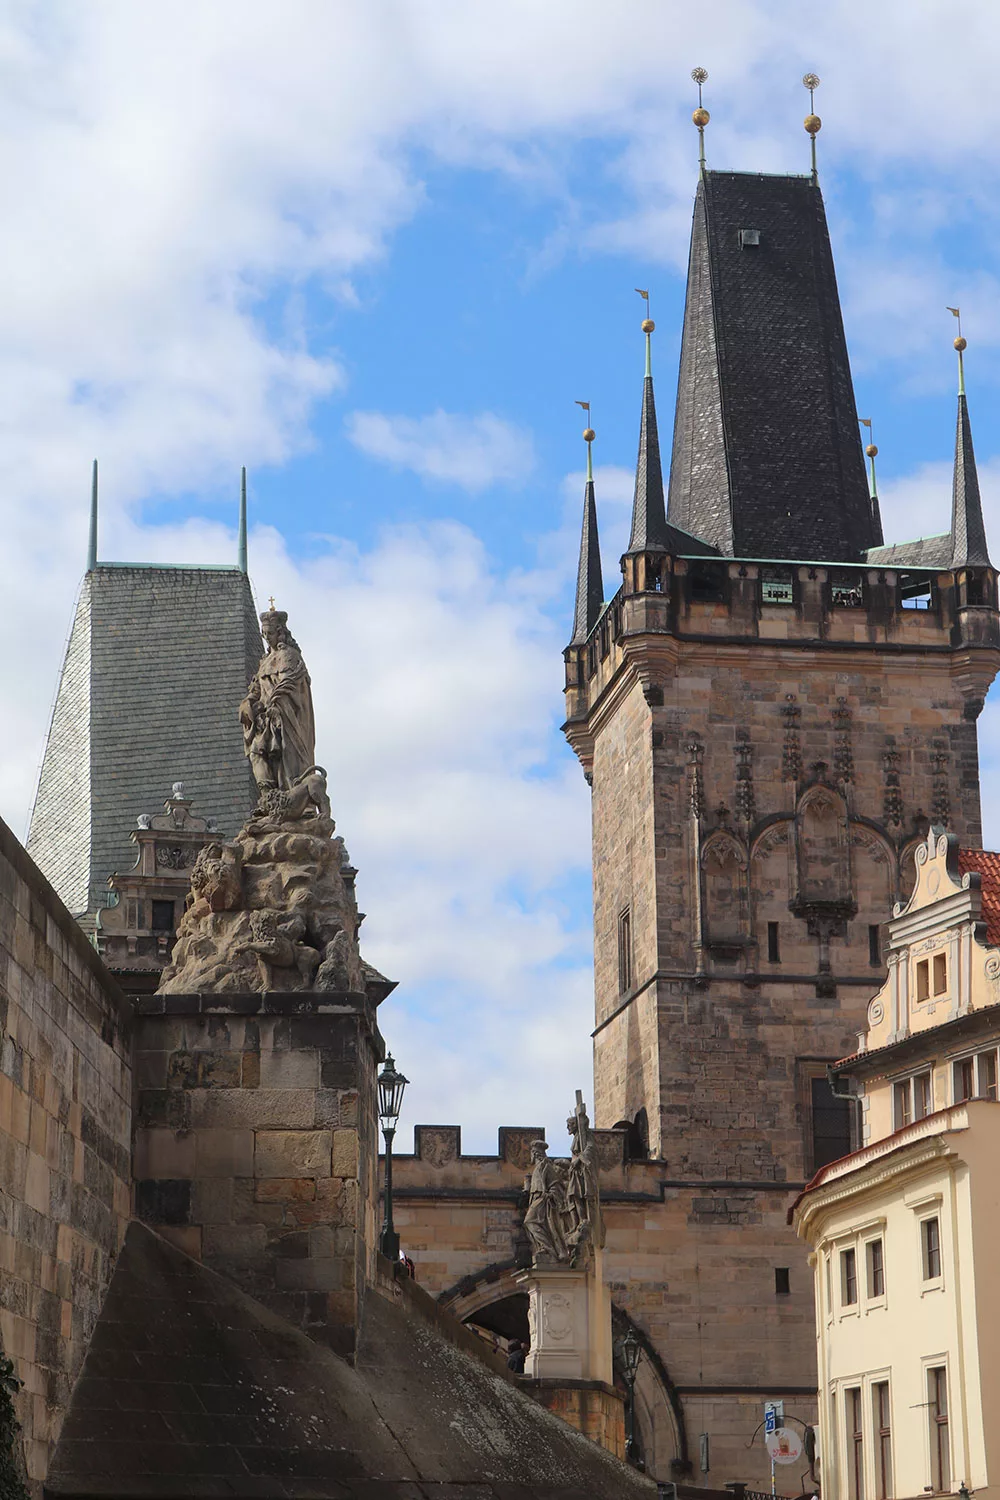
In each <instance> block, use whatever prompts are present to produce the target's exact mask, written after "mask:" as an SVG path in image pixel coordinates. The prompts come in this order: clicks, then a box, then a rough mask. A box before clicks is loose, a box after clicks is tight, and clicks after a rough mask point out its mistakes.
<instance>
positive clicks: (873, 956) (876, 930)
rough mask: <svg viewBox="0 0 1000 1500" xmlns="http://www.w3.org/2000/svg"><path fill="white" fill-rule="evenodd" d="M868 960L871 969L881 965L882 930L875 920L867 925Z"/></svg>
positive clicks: (878, 967)
mask: <svg viewBox="0 0 1000 1500" xmlns="http://www.w3.org/2000/svg"><path fill="white" fill-rule="evenodd" d="M868 962H869V963H870V964H871V966H872V968H873V969H880V968H881V967H882V930H881V928H880V927H879V925H878V923H877V922H871V923H869V925H868Z"/></svg>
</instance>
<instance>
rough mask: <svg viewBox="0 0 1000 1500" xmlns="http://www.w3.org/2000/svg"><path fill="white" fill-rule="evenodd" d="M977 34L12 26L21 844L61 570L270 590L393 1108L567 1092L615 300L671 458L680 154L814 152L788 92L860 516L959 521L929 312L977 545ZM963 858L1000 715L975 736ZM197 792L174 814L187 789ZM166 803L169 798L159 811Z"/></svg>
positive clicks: (7, 94)
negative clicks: (576, 681) (583, 681)
mask: <svg viewBox="0 0 1000 1500" xmlns="http://www.w3.org/2000/svg"><path fill="white" fill-rule="evenodd" d="M998 62H1000V19H998V18H997V17H996V16H995V15H994V14H993V11H992V8H990V7H985V6H983V5H981V4H976V3H972V0H959V3H950V4H945V3H944V0H922V3H921V4H919V5H913V4H912V0H906V3H904V0H884V3H882V4H881V5H879V6H878V7H877V8H876V9H874V11H873V10H872V9H871V8H869V7H867V6H862V5H861V4H860V3H856V0H832V3H831V4H830V5H828V6H826V7H824V8H823V12H822V14H820V15H815V16H814V15H813V14H811V13H808V12H806V11H805V10H804V9H803V8H802V7H801V6H800V5H795V4H792V3H791V0H709V3H707V4H704V5H702V6H701V7H698V8H696V9H694V8H692V7H689V6H686V5H680V4H676V3H674V0H629V3H627V4H623V5H618V6H609V5H607V4H603V5H602V4H599V3H598V0H576V3H573V4H570V3H568V0H548V3H546V4H543V5H539V4H538V3H537V0H511V3H509V4H508V5H507V6H505V7H504V9H503V11H502V12H498V11H497V10H496V8H495V7H491V6H486V5H485V4H477V3H468V0H462V3H459V0H371V3H366V4H365V5H361V4H343V3H335V0H334V3H331V0H286V3H285V4H284V5H283V6H282V7H280V10H279V8H277V7H274V6H272V5H270V4H267V3H264V0H244V3H242V4H239V5H237V4H235V3H229V0H218V3H216V4H214V5H213V6H212V7H199V6H196V5H195V4H193V3H191V4H181V5H179V6H177V7H174V8H173V9H172V11H171V12H170V14H169V16H166V17H164V16H163V15H157V16H155V17H154V15H153V13H152V11H150V10H148V9H146V8H145V7H140V6H135V5H134V4H131V3H126V0H105V3H101V4H98V5H96V6H94V7H86V8H84V7H78V6H75V5H72V4H70V3H68V0H66V3H62V4H60V3H58V0H57V3H51V0H50V3H47V4H45V5H44V6H42V5H30V4H29V5H24V4H20V3H13V0H11V3H8V4H2V3H0V70H2V72H3V79H2V84H3V86H2V87H0V156H2V160H0V167H2V170H3V174H4V181H5V183H6V186H7V196H8V203H9V204H11V205H14V206H15V207H16V211H15V212H13V213H11V214H9V215H8V221H7V224H6V226H5V231H4V235H3V236H2V237H0V284H2V285H3V286H4V288H5V295H4V296H3V297H2V298H0V425H2V428H3V439H4V440H3V443H0V507H2V510H3V517H4V525H5V536H6V569H5V587H6V592H7V600H8V610H9V611H10V612H11V614H12V615H13V616H15V617H16V618H18V620H19V621H20V625H21V631H20V634H21V637H22V639H23V642H24V645H23V648H22V650H21V652H20V653H19V655H18V658H17V662H16V666H15V668H14V671H13V678H12V688H11V702H10V709H9V713H10V720H9V723H10V729H9V733H8V735H7V736H6V743H5V745H4V746H3V747H2V748H0V757H2V766H0V769H2V772H3V775H2V777H0V786H2V787H3V794H2V800H0V809H2V811H3V814H4V816H5V817H6V818H7V819H8V821H9V822H10V823H11V824H12V826H13V827H14V828H15V830H17V831H19V832H20V831H23V829H24V826H25V819H26V813H27V809H28V807H29V805H30V800H31V795H32V787H33V780H34V775H35V772H36V768H37V763H38V758H39V756H40V753H41V748H42V744H43V741H44V734H45V727H46V722H47V716H48V712H49V708H50V704H51V698H52V694H53V692H54V690H55V685H56V680H57V676H58V667H59V660H60V655H61V651H62V648H63V643H64V639H65V634H66V631H67V629H68V626H69V623H70V619H71V616H72V607H73V597H74V593H75V589H76V588H77V586H78V583H79V578H80V574H81V572H82V567H83V560H84V555H85V545H86V540H85V538H86V524H87V517H86V512H87V499H88V485H89V464H90V459H91V458H92V456H93V455H94V453H97V454H98V455H99V456H100V459H101V473H102V484H101V489H102V521H101V526H102V531H101V550H102V555H103V556H105V557H107V558H117V559H119V560H120V559H124V558H137V559H141V558H148V559H157V560H162V561H180V560H191V561H194V560H205V561H218V560H229V559H231V558H232V557H234V555H235V518H236V517H235V512H236V497H237V492H238V475H239V466H240V464H241V463H246V464H247V465H248V467H249V470H250V500H251V527H252V533H251V573H252V576H253V579H254V582H255V586H256V588H257V591H258V597H259V598H260V600H261V602H262V603H263V602H264V601H265V600H266V598H267V596H268V595H269V594H271V593H274V594H275V595H276V597H277V598H278V600H279V602H280V603H281V604H282V605H284V606H285V607H287V608H288V609H289V612H290V614H291V616H292V620H293V625H294V628H295V630H296V635H297V636H298V638H299V639H300V640H301V642H302V644H303V647H304V649H305V650H306V654H307V659H308V661H309V663H310V667H311V670H312V674H313V679H314V687H315V694H316V698H317V713H318V720H319V729H320V747H319V749H320V758H321V759H322V760H323V761H324V763H325V764H327V765H328V766H329V767H330V769H331V781H332V788H331V789H332V793H333V799H334V806H335V810H336V812H337V816H338V819H339V825H340V830H341V831H342V832H343V833H344V835H345V837H346V839H347V841H348V844H349V846H350V848H351V852H352V856H353V857H354V859H355V862H356V863H357V864H358V865H359V867H360V871H361V873H360V877H359V890H360V894H361V898H362V905H363V907H364V908H365V909H366V910H367V911H368V912H369V917H368V921H367V923H366V926H365V934H364V936H365V939H366V943H367V952H368V954H369V956H370V957H371V958H372V959H373V961H375V962H376V963H378V964H379V965H380V966H381V967H383V968H385V969H386V971H387V972H389V973H391V974H392V975H393V977H396V978H398V979H399V980H400V988H399V990H398V992H397V994H396V995H394V996H393V997H392V998H391V999H390V1000H389V1001H388V1002H387V1003H386V1005H385V1007H384V1010H383V1013H382V1016H383V1026H384V1029H385V1031H386V1033H387V1035H388V1036H389V1038H390V1040H391V1042H392V1044H393V1046H394V1049H395V1050H396V1052H397V1056H398V1057H399V1059H400V1062H401V1065H402V1066H403V1067H404V1070H406V1071H407V1072H408V1073H409V1074H410V1076H411V1077H412V1079H413V1087H412V1089H411V1093H410V1097H409V1100H408V1108H407V1113H408V1115H409V1118H410V1120H411V1121H412V1120H414V1119H421V1120H427V1121H431V1120H434V1121H461V1122H462V1124H463V1127H464V1129H465V1142H466V1147H467V1148H469V1147H472V1146H475V1147H478V1148H480V1149H482V1148H486V1149H488V1148H490V1147H491V1146H492V1145H493V1143H495V1138H496V1137H495V1129H496V1126H497V1125H498V1124H517V1123H526V1124H545V1123H549V1124H550V1125H551V1126H552V1128H553V1129H554V1130H555V1136H554V1139H555V1140H556V1141H558V1140H559V1139H560V1138H561V1136H560V1128H558V1127H557V1125H556V1122H559V1121H561V1120H562V1119H564V1118H565V1113H566V1108H567V1104H568V1101H569V1100H571V1099H572V1090H573V1088H574V1087H577V1086H580V1085H583V1086H584V1087H585V1089H586V1090H587V1091H588V1092H589V1087H590V1060H589V1029H590V1024H591V1019H590V1017H591V1005H592V1000H591V992H590V972H589V963H590V954H589V944H590V932H589V851H588V844H589V809H588V797H587V792H586V788H585V786H584V783H583V780H582V776H581V775H580V774H579V771H578V769H577V767H576V763H575V761H574V760H573V758H572V757H571V756H570V754H569V752H568V751H567V750H566V748H565V746H564V744H563V742H562V739H561V736H560V734H559V732H558V725H559V722H560V719H561V707H562V703H561V691H560V690H561V677H562V662H561V654H560V653H561V648H562V646H563V644H564V643H565V639H566V636H567V633H568V622H569V617H570V609H571V602H572V601H571V590H572V582H573V575H574V569H575V563H576V556H575V553H576V545H577V537H578V526H579V505H580V493H581V486H582V474H581V469H582V461H583V450H582V443H581V441H580V430H581V427H582V426H583V421H582V417H581V413H580V411H579V409H578V408H577V407H576V406H575V405H574V401H575V400H576V399H578V398H586V399H590V400H591V402H592V403H593V422H594V426H595V427H596V429H597V433H598V440H597V444H596V446H595V461H596V463H597V464H598V476H597V477H598V501H599V506H600V516H601V527H602V542H603V550H604V554H605V566H606V575H605V576H606V583H607V585H608V591H609V592H610V591H611V590H612V589H613V587H614V586H615V574H616V559H617V555H618V553H619V552H620V550H621V547H622V546H623V545H624V541H625V538H626V535H627V525H628V500H629V486H630V474H631V469H632V466H633V464H634V458H635V447H636V438H637V429H638V415H639V397H640V384H641V375H642V360H643V350H642V340H641V335H640V333H639V322H640V319H641V316H642V306H641V303H640V301H639V298H638V297H637V296H636V294H635V291H634V290H633V289H634V288H635V287H636V286H643V287H649V288H650V290H651V293H652V299H653V313H654V316H655V319H656V323H657V333H656V336H655V352H654V359H655V372H656V376H657V393H658V402H659V414H660V424H661V434H662V435H663V436H664V438H665V439H666V438H667V437H668V434H669V430H670V424H671V418H672V410H673V400H674V390H675V381H676V366H677V354H678V335H679V327H680V319H681V313H682V303H683V284H684V268H685V263H686V256H687V239H688V232H689V227H690V215H691V205H692V200H693V194H694V188H695V182H696V168H697V135H696V132H695V130H694V129H693V127H692V125H691V123H690V112H691V109H692V108H693V107H694V104H695V103H696V96H695V90H694V86H693V85H692V83H691V81H690V77H689V74H690V69H691V68H692V67H693V66H694V65H695V64H700V65H704V66H705V67H707V68H708V70H709V74H710V78H709V82H708V84H707V86H706V89H705V103H706V104H707V106H708V108H709V109H710V111H711V113H712V122H711V124H710V126H709V129H708V133H707V149H708V158H709V163H710V165H713V166H717V167H734V168H739V169H746V170H755V169H756V170H765V171H806V170H807V169H808V160H809V148H808V140H807V138H806V136H805V134H804V132H803V130H802V124H801V122H802V116H803V115H804V113H805V112H806V109H807V105H808V97H807V95H806V93H805V91H804V90H803V88H802V85H801V82H800V79H801V75H802V73H803V72H804V71H805V70H806V69H807V68H809V69H815V70H816V71H817V72H818V73H819V74H820V75H821V77H822V80H823V82H822V84H821V86H820V89H819V91H818V93H817V97H816V108H817V111H818V112H819V113H820V115H821V116H822V117H823V121H824V126H823V130H822V133H821V135H820V138H819V156H820V174H821V182H822V185H823V189H824V193H825V197H826V202H827V210H828V215H829V219H830V225H831V231H832V235H833V241H834V253H835V257H836V261H837V267H838V273H839V278H840V285H841V292H842V299H843V304H844V312H845V320H846V324H847V333H848V339H849V342H850V346H851V351H852V358H853V363H854V373H855V380H856V386H857V391H858V406H859V410H860V412H861V413H862V414H863V415H866V416H871V417H872V418H873V419H874V422H875V432H876V437H877V441H878V444H879V449H880V456H879V475H880V488H881V492H882V499H883V515H884V517H885V519H886V531H887V535H889V536H894V537H901V536H911V535H916V534H921V533H926V532H932V531H935V530H939V529H943V528H944V527H945V526H946V525H947V521H948V512H949V503H950V495H949V490H950V466H951V454H952V446H953V440H954V389H955V369H954V354H953V352H952V349H951V339H952V337H953V335H954V332H955V329H954V325H953V322H952V319H951V317H950V316H949V315H948V313H947V312H946V311H945V307H946V305H947V304H960V305H961V306H962V308H963V317H964V325H965V332H966V334H967V336H968V338H969V344H970V348H969V355H968V358H967V377H968V384H969V398H970V408H971V411H972V417H973V425H974V433H975V439H976V446H977V452H978V456H979V462H980V472H981V477H982V480H983V490H984V496H985V499H986V504H987V512H988V516H987V519H988V524H989V525H990V527H991V531H992V534H993V539H994V547H995V548H996V549H997V550H998V551H1000V524H998V521H997V514H996V498H997V495H998V493H1000V490H998V481H1000V430H998V421H997V416H996V410H997V388H998V383H1000V296H998V282H997V277H996V242H997V229H998V223H997V220H998V215H1000V209H998V205H1000V193H998V191H997V188H998V182H997V177H998V166H997V158H996V152H995V141H996V137H997V126H998V125H1000V120H998V119H997V116H998V115H1000V102H997V99H996V90H995V86H994V78H995V76H997V73H998V67H997V64H998ZM981 727H982V742H983V757H984V764H985V767H986V770H987V776H986V785H985V802H986V807H987V840H988V841H989V842H992V843H993V844H994V845H996V844H997V843H998V842H1000V805H997V799H996V798H995V797H994V795H993V792H992V772H993V767H994V765H995V763H996V761H997V758H998V756H1000V717H998V715H997V712H996V710H995V708H994V707H993V706H992V704H991V705H990V706H989V707H988V708H987V711H986V714H985V716H984V718H983V720H982V721H981ZM192 790H193V791H194V792H195V794H196V793H197V789H196V788H193V789H192ZM164 791H165V792H166V788H165V789H164Z"/></svg>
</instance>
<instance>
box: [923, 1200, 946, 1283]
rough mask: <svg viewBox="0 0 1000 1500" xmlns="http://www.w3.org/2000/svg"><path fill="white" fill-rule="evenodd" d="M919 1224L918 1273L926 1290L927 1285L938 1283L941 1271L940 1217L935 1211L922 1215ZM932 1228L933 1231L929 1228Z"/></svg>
mask: <svg viewBox="0 0 1000 1500" xmlns="http://www.w3.org/2000/svg"><path fill="white" fill-rule="evenodd" d="M918 1222H919V1224H920V1271H921V1280H922V1281H923V1283H924V1288H925V1290H926V1287H927V1283H928V1282H931V1283H940V1281H941V1271H942V1261H943V1255H942V1248H943V1247H942V1244H941V1215H940V1213H939V1212H937V1211H935V1212H934V1213H932V1214H924V1215H923V1216H922V1218H921V1219H920V1220H919V1221H918ZM932 1225H933V1226H934V1227H933V1231H932V1229H931V1226H932Z"/></svg>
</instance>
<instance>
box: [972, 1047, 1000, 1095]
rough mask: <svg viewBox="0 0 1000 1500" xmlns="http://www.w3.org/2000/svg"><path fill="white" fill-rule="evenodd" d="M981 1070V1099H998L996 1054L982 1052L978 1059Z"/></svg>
mask: <svg viewBox="0 0 1000 1500" xmlns="http://www.w3.org/2000/svg"><path fill="white" fill-rule="evenodd" d="M976 1061H977V1065H978V1069H979V1097H980V1099H995V1098H996V1097H997V1055H996V1053H995V1052H980V1054H979V1057H978V1058H977V1060H976Z"/></svg>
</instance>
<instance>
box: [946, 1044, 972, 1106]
mask: <svg viewBox="0 0 1000 1500" xmlns="http://www.w3.org/2000/svg"><path fill="white" fill-rule="evenodd" d="M951 1097H952V1103H953V1104H967V1103H968V1101H969V1100H970V1099H975V1098H976V1097H977V1095H976V1059H975V1055H974V1054H972V1053H970V1054H969V1055H968V1056H967V1057H956V1059H955V1061H954V1062H953V1063H952V1065H951Z"/></svg>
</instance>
